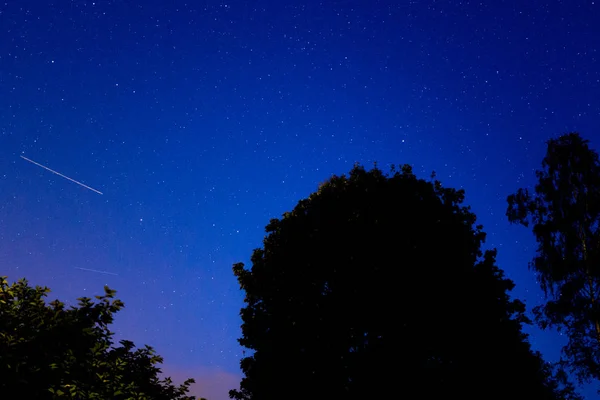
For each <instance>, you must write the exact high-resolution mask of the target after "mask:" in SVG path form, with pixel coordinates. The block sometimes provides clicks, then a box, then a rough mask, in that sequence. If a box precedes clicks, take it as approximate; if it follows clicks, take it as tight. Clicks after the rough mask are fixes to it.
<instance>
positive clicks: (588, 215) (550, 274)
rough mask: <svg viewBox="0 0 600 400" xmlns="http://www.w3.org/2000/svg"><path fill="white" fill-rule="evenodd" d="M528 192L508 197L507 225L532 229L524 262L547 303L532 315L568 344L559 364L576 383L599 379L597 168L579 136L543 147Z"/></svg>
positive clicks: (599, 172)
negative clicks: (532, 250)
mask: <svg viewBox="0 0 600 400" xmlns="http://www.w3.org/2000/svg"><path fill="white" fill-rule="evenodd" d="M536 177H537V180H538V182H537V184H536V185H535V189H534V190H533V192H529V190H528V189H519V190H518V191H517V192H516V193H515V194H512V195H510V196H509V197H508V209H507V216H508V218H509V220H510V221H511V222H513V223H520V224H523V225H525V226H529V225H532V230H533V233H534V235H535V238H536V240H537V243H538V248H537V254H536V256H535V258H534V259H533V261H532V262H531V263H530V268H531V269H532V270H533V271H534V272H535V273H536V275H537V277H538V280H539V282H540V285H541V287H542V289H543V290H544V291H545V293H546V298H547V302H546V303H545V304H543V305H542V306H540V307H537V308H536V309H535V312H536V315H537V320H538V322H539V323H540V325H541V326H542V327H544V328H545V327H547V326H555V327H557V328H558V329H559V330H562V331H564V332H565V333H566V334H567V337H568V338H569V341H568V344H567V345H566V347H565V348H564V349H563V350H564V354H565V356H566V361H567V362H568V364H569V366H570V367H571V368H572V369H573V370H574V371H575V372H576V373H577V375H578V376H579V378H580V379H581V380H582V381H589V380H591V379H594V380H599V379H600V162H599V161H598V153H596V152H595V151H594V150H592V149H591V148H590V147H589V142H588V141H587V140H585V139H583V138H582V137H581V136H580V135H579V134H578V133H569V134H566V135H562V136H560V137H558V138H556V139H552V140H550V141H548V148H547V152H546V156H545V157H544V159H543V161H542V169H541V170H538V171H536Z"/></svg>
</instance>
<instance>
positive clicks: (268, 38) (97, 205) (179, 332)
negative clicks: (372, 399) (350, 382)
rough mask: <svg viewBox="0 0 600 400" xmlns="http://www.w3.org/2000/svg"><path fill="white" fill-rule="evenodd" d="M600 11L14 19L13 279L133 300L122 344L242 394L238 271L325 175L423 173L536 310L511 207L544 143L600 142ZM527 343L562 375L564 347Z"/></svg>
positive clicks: (32, 14) (211, 7)
mask: <svg viewBox="0 0 600 400" xmlns="http://www.w3.org/2000/svg"><path fill="white" fill-rule="evenodd" d="M596 3H597V1H596ZM599 7H600V4H595V2H594V1H580V0H571V1H545V2H540V1H529V2H524V1H520V0H512V1H508V0H506V1H499V0H498V1H482V2H480V1H451V0H446V1H444V0H439V1H433V0H421V1H378V0H370V1H366V0H363V1H350V0H348V1H322V2H318V1H312V0H306V1H303V2H300V1H295V0H283V1H281V0H280V1H275V0H272V1H266V0H255V1H238V0H231V1H226V2H220V1H212V0H204V1H197V2H194V1H181V0H170V1H158V0H144V1H143V2H142V1H125V0H122V1H116V0H113V1H107V0H96V1H87V0H71V1H69V0H56V1H55V2H48V1H33V0H18V1H17V0H5V1H4V2H3V3H1V4H0V265H1V266H2V271H1V273H2V274H3V275H8V276H9V278H11V279H17V278H20V277H27V278H28V279H29V280H30V281H31V282H32V283H34V284H40V285H47V286H49V287H50V288H51V289H52V290H53V293H52V297H59V298H61V299H63V300H69V301H74V299H75V298H77V297H79V296H82V295H88V296H92V295H95V294H99V293H100V292H101V290H102V285H104V284H107V285H109V286H110V287H112V288H115V289H117V290H118V292H119V294H118V295H119V297H120V298H121V299H123V300H124V301H125V303H126V309H125V310H124V311H123V312H122V313H121V314H120V315H119V316H118V318H117V322H116V326H115V329H116V330H117V333H118V336H119V338H127V339H131V340H133V341H134V342H135V343H137V344H139V345H142V344H150V345H152V346H154V347H155V348H156V349H157V351H158V352H159V354H161V355H163V356H164V357H165V365H164V370H165V372H166V373H168V374H170V375H172V376H174V377H175V379H176V380H179V381H181V380H182V379H183V378H185V377H188V376H191V377H194V378H196V380H197V381H198V383H197V384H196V385H195V386H194V391H195V392H196V394H198V395H203V396H206V397H209V400H224V399H227V398H228V397H227V391H228V390H229V389H231V388H235V387H237V384H238V382H239V379H240V377H241V373H240V371H239V368H238V363H239V359H240V357H241V356H242V349H241V348H240V347H239V346H238V345H237V342H236V339H237V338H238V337H239V336H240V328H239V325H240V319H239V317H238V313H239V309H240V307H242V296H243V294H242V293H241V292H240V290H239V287H238V286H237V282H236V280H235V278H234V277H233V275H232V272H231V266H232V264H233V263H235V262H238V261H244V262H246V263H248V261H249V258H250V255H251V251H252V249H253V248H255V247H258V246H260V245H261V240H262V238H263V236H264V226H265V225H266V224H267V223H268V221H269V219H270V218H274V217H279V216H280V215H281V214H282V213H283V212H284V211H286V210H290V209H291V208H293V206H294V205H295V204H296V202H297V201H298V200H300V199H301V198H304V197H306V196H308V195H309V194H310V193H311V192H313V191H314V190H316V188H317V185H318V183H319V182H321V181H323V180H325V179H327V178H328V177H329V176H330V175H331V174H334V173H336V174H341V173H344V172H347V171H349V170H350V168H351V167H352V164H353V163H354V162H361V163H363V164H364V165H365V166H367V167H370V166H372V164H373V162H374V161H377V162H378V163H379V165H380V166H381V167H383V168H384V169H387V167H386V166H387V165H389V164H391V163H396V164H403V163H410V164H413V165H414V167H415V171H416V173H417V174H418V175H419V176H421V177H424V178H427V177H428V176H429V174H430V172H431V171H432V170H435V171H436V172H437V174H438V177H439V178H440V179H441V180H442V182H443V183H444V184H445V185H448V186H454V187H463V188H465V189H466V191H467V202H468V203H469V204H470V205H472V206H473V209H474V211H475V212H476V213H477V214H478V216H479V219H480V222H481V223H483V224H484V226H485V230H486V231H487V232H488V242H487V246H489V247H497V248H498V249H499V256H498V262H499V265H500V266H501V268H503V269H504V270H505V271H506V273H507V275H508V276H509V277H510V278H512V279H513V280H514V281H515V282H516V284H517V287H516V289H515V290H514V292H513V293H514V295H515V296H517V297H519V298H521V299H523V300H525V301H526V302H527V304H528V306H529V307H532V306H534V305H536V304H538V303H539V302H540V301H541V299H542V297H541V292H540V290H539V289H538V287H537V285H536V283H535V280H534V278H533V277H532V275H531V273H530V272H529V271H528V269H527V262H528V261H529V260H530V259H531V257H532V256H533V255H534V248H535V247H534V242H533V240H532V235H531V234H530V233H529V231H528V230H526V229H525V228H520V227H514V226H509V224H508V222H507V221H506V218H505V216H504V212H505V208H506V203H505V199H506V196H507V195H508V194H510V193H511V192H513V191H515V190H516V189H517V188H518V187H520V186H527V185H531V184H533V183H534V175H533V170H534V169H535V168H538V167H539V165H540V163H541V159H542V157H543V155H544V152H545V141H546V140H547V139H548V138H550V137H552V136H556V135H558V134H561V133H565V132H568V131H573V130H576V131H579V132H581V133H582V134H583V135H584V136H585V137H587V138H589V139H591V140H592V146H593V147H595V148H598V145H599V144H600V143H599V141H598V139H599V137H598V136H594V135H598V131H597V125H598V122H599V113H600V96H599V90H600V65H599V63H598V58H599V57H600V54H599V52H598V48H600V44H599V41H600V24H598V23H597V22H598V21H600V11H599ZM21 155H23V156H25V157H28V158H30V159H32V160H34V161H36V162H39V163H41V164H44V165H46V166H48V167H50V168H52V169H54V170H56V171H59V172H61V173H63V174H65V175H67V176H69V177H71V178H73V179H76V180H78V181H81V182H83V183H85V184H86V185H89V186H91V187H93V188H95V189H97V190H99V191H101V192H103V195H99V194H97V193H94V192H92V191H90V190H86V189H85V188H83V187H81V186H77V185H75V184H74V183H72V182H69V181H67V180H65V179H63V178H60V177H58V176H56V175H53V174H51V173H50V172H48V171H46V170H44V169H42V168H39V167H37V166H35V165H33V164H30V163H28V162H26V161H25V160H23V159H21V158H20V157H19V156H21ZM78 268H87V269H93V270H97V271H103V272H110V273H113V274H117V275H109V274H105V273H104V274H103V273H98V272H92V271H85V270H81V269H78ZM529 331H530V332H531V333H532V337H531V341H532V344H533V346H534V347H535V348H536V349H540V350H541V351H543V353H544V354H545V355H546V357H547V359H549V360H554V359H556V357H557V356H558V355H559V348H560V346H561V344H562V343H563V338H561V337H559V336H558V335H557V334H555V333H542V332H539V331H538V330H537V329H529ZM583 390H584V392H585V394H586V395H587V396H588V397H587V398H588V399H592V398H594V397H595V395H594V394H593V393H594V391H593V390H591V389H590V388H584V389H583Z"/></svg>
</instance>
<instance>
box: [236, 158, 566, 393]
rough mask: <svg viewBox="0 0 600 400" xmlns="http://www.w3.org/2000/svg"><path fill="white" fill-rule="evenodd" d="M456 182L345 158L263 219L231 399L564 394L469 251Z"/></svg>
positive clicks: (487, 261)
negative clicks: (334, 172)
mask: <svg viewBox="0 0 600 400" xmlns="http://www.w3.org/2000/svg"><path fill="white" fill-rule="evenodd" d="M463 200H464V192H463V191H462V190H455V189H451V188H443V187H442V185H441V184H440V182H438V181H431V182H430V181H425V180H421V179H417V178H416V176H415V175H414V174H413V173H412V170H411V168H410V166H404V167H402V169H401V171H396V170H395V169H394V167H392V171H391V174H388V175H384V174H383V173H382V171H381V170H379V169H378V168H377V167H375V168H374V169H372V170H371V171H366V170H365V169H364V168H363V167H361V166H358V165H357V166H355V167H354V168H353V169H352V170H351V171H350V174H349V175H348V176H345V175H342V176H334V177H332V178H331V179H330V180H328V181H327V182H325V183H324V184H322V185H321V186H320V187H319V189H318V191H317V192H316V193H313V194H312V195H310V196H309V197H308V198H307V199H304V200H301V201H300V202H299V203H298V205H297V206H296V207H295V208H294V210H293V211H292V212H287V213H285V214H284V215H283V218H282V219H273V220H271V222H270V223H269V225H268V226H267V227H266V231H267V236H266V237H265V239H264V243H263V244H264V246H263V248H260V249H256V250H255V251H254V253H253V255H252V259H251V261H252V267H251V269H250V270H247V269H244V265H243V264H241V263H239V264H235V265H234V267H233V271H234V273H235V275H236V276H237V278H238V281H239V284H240V286H241V289H242V290H244V291H245V303H246V306H245V307H244V308H243V309H242V310H241V317H242V320H243V324H242V334H243V337H242V338H241V339H240V341H239V342H240V344H241V345H242V346H244V347H246V348H248V349H250V350H251V351H252V354H251V355H250V356H248V357H245V358H243V359H242V360H241V368H242V370H243V372H244V374H245V377H244V378H243V379H242V382H241V385H240V389H239V390H232V391H230V397H231V398H233V399H239V400H242V399H244V400H271V399H281V398H285V399H309V398H310V399H369V398H384V396H385V398H388V397H390V396H392V397H394V398H401V397H403V396H407V397H408V398H421V399H435V398H450V397H457V398H458V396H460V398H463V399H475V398H477V399H481V398H489V397H490V395H491V397H493V398H506V399H508V398H510V399H575V398H578V397H577V396H576V395H575V393H574V391H573V387H572V386H571V385H570V384H569V383H568V382H567V381H566V379H565V376H564V374H560V373H556V374H555V373H554V372H555V371H553V369H552V367H551V366H550V365H549V364H547V363H545V362H544V361H543V360H542V358H541V357H540V355H539V354H538V353H535V352H533V351H532V350H531V349H530V346H529V343H528V342H527V340H526V335H525V334H523V333H522V332H521V325H522V324H523V323H525V322H527V320H526V318H525V316H524V314H523V312H524V310H525V306H524V304H523V303H521V302H520V301H518V300H511V299H510V297H509V296H508V294H507V292H508V291H510V290H511V289H512V288H513V286H514V285H513V283H512V282H511V281H510V280H508V279H506V278H505V277H504V275H503V273H502V271H501V270H500V269H499V268H498V267H497V266H496V265H495V255H496V252H495V251H487V252H485V254H484V253H482V251H481V244H482V242H483V240H484V238H485V234H484V232H483V231H482V230H481V229H482V228H481V226H475V225H474V224H475V215H474V214H473V213H471V212H470V211H469V208H468V207H464V206H462V205H461V204H462V202H463Z"/></svg>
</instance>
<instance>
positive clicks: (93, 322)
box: [0, 277, 195, 400]
mask: <svg viewBox="0 0 600 400" xmlns="http://www.w3.org/2000/svg"><path fill="white" fill-rule="evenodd" d="M49 292H50V290H49V289H48V288H46V287H39V286H36V287H31V286H29V284H28V282H27V281H26V280H24V279H23V280H20V281H18V282H16V283H13V284H9V283H8V281H7V279H6V277H0V393H1V396H0V397H2V398H3V399H4V398H7V399H37V400H43V399H75V400H83V399H85V400H88V399H89V400H91V399H97V400H105V399H111V400H126V399H138V400H193V399H195V397H193V396H188V395H187V394H186V393H187V391H188V388H189V386H190V384H192V383H193V382H194V381H193V379H189V380H187V381H186V382H185V383H183V384H182V385H181V386H174V385H173V383H172V381H171V379H170V378H166V379H160V378H159V374H160V372H161V370H160V369H159V368H158V366H157V365H158V364H160V363H162V358H161V357H160V356H158V355H157V354H156V353H155V352H154V350H153V349H152V348H151V347H149V346H145V347H144V348H139V349H136V348H135V346H134V344H133V343H132V342H130V341H127V340H123V341H121V342H120V344H121V346H119V347H115V346H113V340H112V337H113V335H114V334H113V332H111V331H110V330H109V325H110V324H112V322H113V319H114V315H115V314H116V313H117V312H118V311H119V310H121V309H122V308H123V307H124V305H123V303H122V302H121V301H120V300H117V299H114V296H115V294H116V292H115V291H114V290H111V289H109V288H108V287H105V288H104V295H102V296H96V300H97V301H96V302H94V301H92V299H90V298H87V297H82V298H80V299H78V300H79V304H78V306H72V307H66V306H65V304H64V303H62V302H60V301H58V300H55V301H52V302H50V303H48V304H46V302H45V300H44V298H45V297H46V296H47V294H48V293H49Z"/></svg>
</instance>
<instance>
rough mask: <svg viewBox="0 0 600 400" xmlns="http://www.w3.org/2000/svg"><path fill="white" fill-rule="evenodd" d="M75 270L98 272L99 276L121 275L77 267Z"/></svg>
mask: <svg viewBox="0 0 600 400" xmlns="http://www.w3.org/2000/svg"><path fill="white" fill-rule="evenodd" d="M75 269H80V270H82V271H89V272H96V273H98V274H104V275H116V276H118V275H119V274H115V273H114V272H108V271H98V270H97V269H89V268H79V267H76V268H75Z"/></svg>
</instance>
